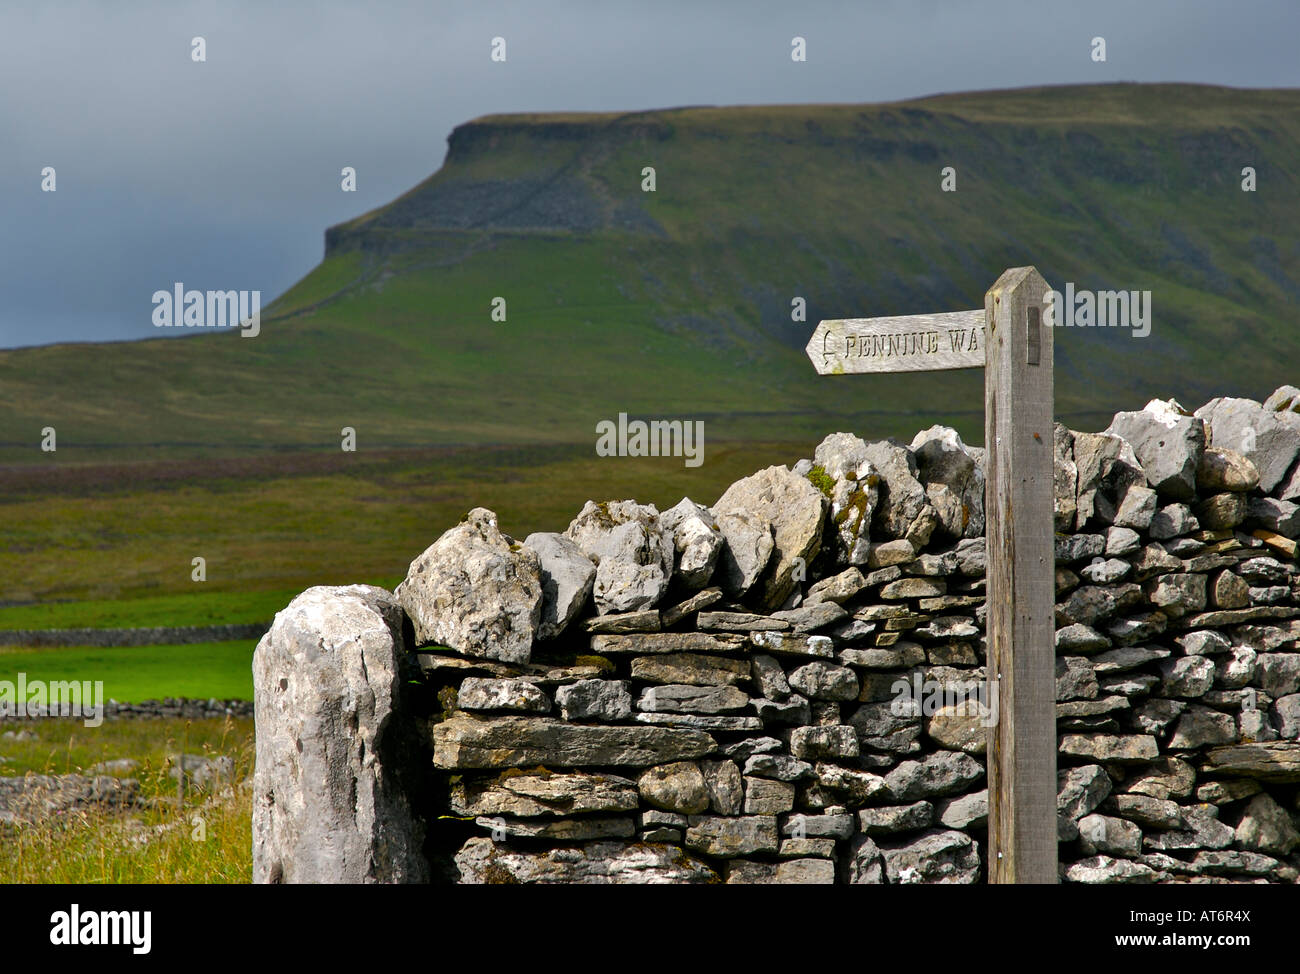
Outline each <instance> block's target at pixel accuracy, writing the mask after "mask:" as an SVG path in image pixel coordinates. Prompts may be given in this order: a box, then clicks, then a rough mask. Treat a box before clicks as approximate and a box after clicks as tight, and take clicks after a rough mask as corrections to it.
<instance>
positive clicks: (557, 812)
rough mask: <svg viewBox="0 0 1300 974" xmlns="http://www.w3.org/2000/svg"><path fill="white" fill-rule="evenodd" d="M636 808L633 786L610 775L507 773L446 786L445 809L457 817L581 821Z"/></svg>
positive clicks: (634, 788)
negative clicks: (447, 804)
mask: <svg viewBox="0 0 1300 974" xmlns="http://www.w3.org/2000/svg"><path fill="white" fill-rule="evenodd" d="M637 805H638V795H637V788H636V782H634V781H630V780H628V779H627V778H623V777H620V776H618V775H612V774H591V773H588V772H583V771H573V772H564V773H556V772H550V771H544V770H537V771H530V772H525V773H523V774H514V773H512V772H507V773H504V774H501V775H497V776H494V777H491V778H487V779H477V780H476V779H466V778H462V779H461V780H460V781H459V782H457V783H455V784H453V785H452V786H451V797H450V806H451V810H452V811H453V812H455V813H456V814H457V815H465V816H470V815H473V816H483V815H486V816H495V815H510V816H514V817H517V818H528V817H535V816H541V815H550V816H561V815H580V814H583V813H587V812H630V811H635V810H636V809H637Z"/></svg>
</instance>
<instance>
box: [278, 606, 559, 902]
mask: <svg viewBox="0 0 1300 974" xmlns="http://www.w3.org/2000/svg"><path fill="white" fill-rule="evenodd" d="M539 594H540V593H539ZM409 659H410V657H409V656H408V650H407V647H406V646H405V645H404V643H403V639H402V610H401V607H400V606H399V605H398V604H397V601H396V600H395V599H394V597H393V596H392V595H391V594H390V593H389V592H386V591H384V590H383V589H380V588H375V587H373V586H370V585H351V586H347V587H340V588H327V587H317V588H310V589H308V590H307V591H305V592H303V593H302V594H301V595H299V596H298V597H297V598H295V599H294V600H293V601H292V602H290V603H289V605H288V607H286V608H285V609H283V610H282V611H280V612H278V613H276V617H275V621H274V623H272V625H271V628H270V630H269V631H268V632H267V633H266V635H265V636H263V637H262V639H261V641H260V642H259V643H258V644H257V650H256V652H255V653H254V654H253V696H254V708H255V713H256V722H257V758H256V766H255V770H254V774H253V881H254V882H256V883H408V882H409V883H418V882H422V881H424V880H426V879H427V878H428V867H427V864H426V862H425V859H424V854H423V850H422V848H421V847H422V844H423V841H424V826H423V823H422V821H421V819H420V818H419V816H418V815H417V814H416V813H415V811H414V810H413V809H412V807H411V800H410V798H409V795H410V794H411V792H412V790H413V789H414V788H416V787H417V782H416V781H415V780H414V774H415V772H413V770H412V769H414V768H416V767H418V766H419V765H420V764H421V763H422V762H421V761H420V759H419V745H418V741H417V740H416V738H415V737H414V735H413V734H412V728H411V727H410V725H409V724H407V723H406V721H404V720H403V719H402V714H403V695H404V693H405V684H406V681H407V680H408V679H410V678H411V677H412V675H413V674H412V673H411V672H410V670H409V666H410V663H409Z"/></svg>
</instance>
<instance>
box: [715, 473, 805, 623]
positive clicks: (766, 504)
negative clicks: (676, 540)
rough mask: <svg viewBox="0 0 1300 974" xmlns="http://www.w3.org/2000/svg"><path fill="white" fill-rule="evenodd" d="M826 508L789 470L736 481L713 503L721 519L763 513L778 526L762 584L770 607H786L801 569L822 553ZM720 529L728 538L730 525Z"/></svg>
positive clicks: (762, 599)
mask: <svg viewBox="0 0 1300 974" xmlns="http://www.w3.org/2000/svg"><path fill="white" fill-rule="evenodd" d="M826 506H827V503H826V498H825V496H823V494H822V493H821V491H819V490H818V489H817V488H816V487H814V486H813V485H812V484H810V483H809V482H808V481H807V480H805V479H804V478H803V477H799V476H797V475H796V474H794V473H793V472H791V470H790V468H789V467H784V466H776V467H768V468H767V469H766V470H760V471H759V472H758V473H756V474H754V475H752V476H750V477H746V478H744V479H743V480H738V481H736V482H735V483H734V484H732V485H731V486H730V487H728V488H727V490H726V491H725V492H724V493H723V495H722V496H721V497H720V498H718V502H717V503H716V504H714V505H713V512H714V514H715V515H717V516H718V517H719V519H721V518H722V517H723V516H724V515H729V514H736V513H740V512H744V513H748V514H754V515H758V516H759V517H761V518H764V519H766V521H767V522H768V523H769V524H771V525H772V540H773V552H772V557H771V560H770V562H769V564H768V567H767V569H766V570H765V571H764V574H763V576H762V578H761V579H760V580H759V584H761V585H762V586H763V589H762V592H761V595H760V602H761V603H762V605H763V607H764V608H766V609H768V610H772V609H777V608H780V606H781V605H782V603H784V602H785V600H786V598H787V597H788V596H789V595H790V593H791V592H792V591H794V588H795V584H796V582H795V578H794V575H795V573H796V570H797V569H799V568H800V567H802V568H803V569H805V570H806V568H807V566H808V565H809V564H810V563H811V562H812V560H813V559H814V558H815V557H816V556H817V553H818V551H820V550H821V543H822V525H823V523H824V521H825V516H826ZM719 527H722V530H723V533H724V534H725V533H726V530H727V529H726V527H724V526H723V525H722V524H721V523H720V524H719ZM726 587H727V584H726V580H725V578H724V581H723V588H724V589H725V588H726Z"/></svg>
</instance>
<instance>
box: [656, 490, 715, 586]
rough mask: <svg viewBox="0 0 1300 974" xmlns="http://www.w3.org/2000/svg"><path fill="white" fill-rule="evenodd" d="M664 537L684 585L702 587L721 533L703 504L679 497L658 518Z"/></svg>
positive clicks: (709, 570)
mask: <svg viewBox="0 0 1300 974" xmlns="http://www.w3.org/2000/svg"><path fill="white" fill-rule="evenodd" d="M659 521H660V523H661V524H662V525H663V530H664V533H665V535H666V536H668V537H670V538H672V542H673V550H674V552H675V564H676V568H675V571H676V572H677V577H678V578H679V579H681V581H682V584H684V585H685V586H686V587H688V588H704V586H706V585H708V584H709V579H710V578H712V577H713V570H714V568H716V567H717V564H718V552H720V551H721V550H722V532H721V531H719V530H718V522H717V521H716V520H714V517H713V514H712V513H711V512H710V511H709V509H708V508H707V507H704V506H703V505H700V504H696V503H695V502H694V501H693V500H691V499H690V498H689V497H683V498H682V499H681V500H680V501H678V502H677V504H676V505H675V506H673V507H670V508H669V509H668V510H666V511H664V513H663V514H662V515H661V516H660V518H659Z"/></svg>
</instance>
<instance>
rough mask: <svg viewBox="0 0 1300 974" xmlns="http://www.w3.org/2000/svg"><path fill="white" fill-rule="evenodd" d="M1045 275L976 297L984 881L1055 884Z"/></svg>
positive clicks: (1008, 281) (1015, 279)
mask: <svg viewBox="0 0 1300 974" xmlns="http://www.w3.org/2000/svg"><path fill="white" fill-rule="evenodd" d="M1047 291H1048V287H1047V282H1046V281H1044V280H1043V278H1042V276H1041V275H1040V274H1039V273H1038V271H1037V270H1035V269H1034V268H1033V267H1014V268H1012V269H1010V270H1008V271H1006V272H1005V273H1004V274H1003V275H1002V276H1001V277H1000V278H998V281H997V283H996V284H994V285H993V287H992V288H991V289H990V290H989V292H988V293H987V294H986V295H985V296H984V314H985V320H986V339H987V349H986V355H987V359H986V366H985V371H984V446H985V448H986V449H987V451H988V453H987V470H986V476H987V484H986V490H985V517H986V524H987V534H986V537H987V542H988V574H987V585H988V589H987V604H988V625H987V631H988V658H987V660H986V664H987V667H988V670H987V678H988V681H989V687H990V691H991V692H994V691H995V692H996V693H997V694H998V700H997V707H998V719H997V721H996V723H994V724H993V725H992V726H990V727H989V730H988V758H987V760H988V785H989V833H988V835H989V840H988V858H989V862H988V866H989V882H990V883H1055V882H1057V861H1058V856H1057V843H1056V747H1057V743H1056V655H1055V653H1056V651H1055V632H1056V627H1055V592H1056V590H1055V567H1056V546H1055V525H1054V516H1053V499H1054V492H1053V435H1052V391H1053V390H1052V328H1051V326H1050V325H1049V324H1048V323H1047V322H1045V321H1044V320H1043V319H1044V313H1043V312H1044V302H1043V297H1044V295H1045V294H1046V293H1047Z"/></svg>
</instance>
